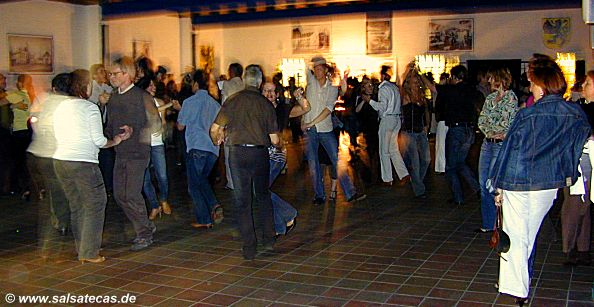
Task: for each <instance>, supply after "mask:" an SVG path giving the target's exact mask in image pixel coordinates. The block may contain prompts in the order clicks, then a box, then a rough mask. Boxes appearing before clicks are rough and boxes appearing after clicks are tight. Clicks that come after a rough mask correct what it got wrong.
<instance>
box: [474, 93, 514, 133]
mask: <svg viewBox="0 0 594 307" xmlns="http://www.w3.org/2000/svg"><path fill="white" fill-rule="evenodd" d="M496 98H497V92H493V93H491V94H490V95H489V96H487V98H486V99H485V104H484V105H483V110H482V111H481V115H480V116H479V119H478V127H479V129H481V131H482V132H483V134H485V137H487V138H492V137H493V136H494V135H495V134H498V133H504V134H507V130H509V126H510V125H511V122H512V121H513V120H514V117H516V113H518V98H517V97H516V94H514V92H513V91H511V90H508V91H506V92H505V93H504V94H503V97H501V100H499V101H498V102H496V101H495V99H496Z"/></svg>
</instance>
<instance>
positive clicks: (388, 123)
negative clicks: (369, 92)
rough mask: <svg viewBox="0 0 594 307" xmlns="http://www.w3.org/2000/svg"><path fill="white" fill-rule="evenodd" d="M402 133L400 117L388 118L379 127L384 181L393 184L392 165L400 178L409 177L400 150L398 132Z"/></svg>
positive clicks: (382, 120) (383, 119)
mask: <svg viewBox="0 0 594 307" xmlns="http://www.w3.org/2000/svg"><path fill="white" fill-rule="evenodd" d="M399 131H400V117H398V116H393V115H392V116H386V117H384V118H382V119H381V121H380V125H379V132H378V135H379V150H380V165H381V170H382V180H383V181H384V182H391V181H392V180H393V179H392V165H394V169H395V170H396V174H397V175H398V178H400V179H402V178H404V177H406V176H408V170H407V169H406V165H405V164H404V160H403V159H402V155H401V154H400V151H399V150H398V132H399Z"/></svg>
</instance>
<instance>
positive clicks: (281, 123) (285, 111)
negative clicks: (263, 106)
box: [274, 99, 291, 131]
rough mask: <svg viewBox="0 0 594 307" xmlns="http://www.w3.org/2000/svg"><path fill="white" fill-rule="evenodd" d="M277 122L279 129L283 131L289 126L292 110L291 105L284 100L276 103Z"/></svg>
mask: <svg viewBox="0 0 594 307" xmlns="http://www.w3.org/2000/svg"><path fill="white" fill-rule="evenodd" d="M274 110H275V111H276V124H277V125H278V130H279V131H283V130H285V129H286V128H287V127H288V126H289V112H290V111H291V106H290V105H288V104H286V103H285V102H284V99H283V100H280V101H278V100H277V103H276V108H274Z"/></svg>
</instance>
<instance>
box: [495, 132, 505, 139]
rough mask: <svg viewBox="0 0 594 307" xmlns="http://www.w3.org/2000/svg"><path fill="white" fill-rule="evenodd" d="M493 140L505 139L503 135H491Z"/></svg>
mask: <svg viewBox="0 0 594 307" xmlns="http://www.w3.org/2000/svg"><path fill="white" fill-rule="evenodd" d="M493 138H494V139H496V140H503V139H505V133H495V134H493Z"/></svg>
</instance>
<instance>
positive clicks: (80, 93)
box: [68, 69, 91, 99]
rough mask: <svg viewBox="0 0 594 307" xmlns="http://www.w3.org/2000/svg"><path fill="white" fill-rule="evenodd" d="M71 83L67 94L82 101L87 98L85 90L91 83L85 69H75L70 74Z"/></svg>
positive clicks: (89, 75)
mask: <svg viewBox="0 0 594 307" xmlns="http://www.w3.org/2000/svg"><path fill="white" fill-rule="evenodd" d="M70 75H71V78H72V79H71V82H70V89H69V90H68V94H70V96H74V97H80V98H83V99H87V98H89V96H88V95H87V88H88V87H89V83H90V82H91V74H90V73H89V71H88V70H86V69H77V70H75V71H73V72H72V73H70Z"/></svg>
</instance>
